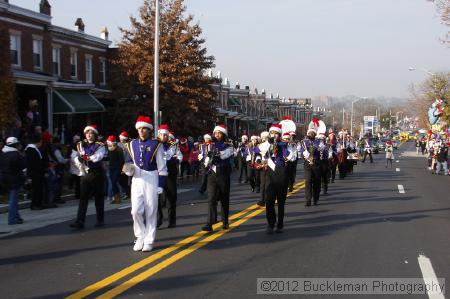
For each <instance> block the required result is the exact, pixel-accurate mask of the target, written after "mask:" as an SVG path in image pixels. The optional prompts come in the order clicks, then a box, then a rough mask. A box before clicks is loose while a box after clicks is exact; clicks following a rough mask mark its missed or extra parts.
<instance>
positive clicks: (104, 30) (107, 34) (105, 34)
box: [100, 27, 109, 40]
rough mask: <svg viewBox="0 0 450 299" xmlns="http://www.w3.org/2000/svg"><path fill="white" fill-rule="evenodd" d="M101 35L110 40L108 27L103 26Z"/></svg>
mask: <svg viewBox="0 0 450 299" xmlns="http://www.w3.org/2000/svg"><path fill="white" fill-rule="evenodd" d="M100 37H101V38H102V39H104V40H109V31H108V28H107V27H103V28H102V31H100Z"/></svg>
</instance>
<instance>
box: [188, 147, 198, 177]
mask: <svg viewBox="0 0 450 299" xmlns="http://www.w3.org/2000/svg"><path fill="white" fill-rule="evenodd" d="M199 153H200V151H199V143H198V142H195V143H194V148H193V149H192V151H191V153H190V154H189V163H190V164H191V173H192V175H193V176H194V177H195V178H198V177H199V175H200V161H199V160H198V155H199Z"/></svg>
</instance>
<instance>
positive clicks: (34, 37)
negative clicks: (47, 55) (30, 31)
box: [33, 35, 44, 71]
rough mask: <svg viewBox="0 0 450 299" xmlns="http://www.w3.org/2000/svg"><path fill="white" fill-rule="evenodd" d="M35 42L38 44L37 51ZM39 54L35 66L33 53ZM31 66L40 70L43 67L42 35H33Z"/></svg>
mask: <svg viewBox="0 0 450 299" xmlns="http://www.w3.org/2000/svg"><path fill="white" fill-rule="evenodd" d="M35 43H36V44H37V45H38V48H37V49H38V51H39V53H37V52H35V50H36V48H35ZM35 54H39V66H36V64H35V61H34V55H35ZM33 68H34V69H35V70H38V71H42V70H43V69H44V43H43V38H42V36H37V35H33Z"/></svg>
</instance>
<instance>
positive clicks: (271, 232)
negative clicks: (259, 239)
mask: <svg viewBox="0 0 450 299" xmlns="http://www.w3.org/2000/svg"><path fill="white" fill-rule="evenodd" d="M266 234H268V235H271V234H273V227H270V226H268V227H267V228H266Z"/></svg>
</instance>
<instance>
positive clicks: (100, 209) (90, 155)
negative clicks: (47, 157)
mask: <svg viewBox="0 0 450 299" xmlns="http://www.w3.org/2000/svg"><path fill="white" fill-rule="evenodd" d="M74 153H76V155H72V159H74V162H75V164H76V165H77V166H78V167H79V168H80V169H82V172H83V175H82V176H81V180H80V202H79V206H78V213H77V220H76V222H75V223H73V224H71V226H72V227H75V228H83V227H84V222H85V219H86V212H87V208H88V202H89V199H90V198H91V197H92V196H94V199H95V209H96V212H97V224H96V226H102V225H103V221H104V213H105V208H104V186H105V184H104V179H105V178H104V171H103V158H104V157H105V154H106V149H105V146H104V144H103V143H101V142H93V143H89V142H87V141H82V142H79V143H78V145H77V152H74Z"/></svg>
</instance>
